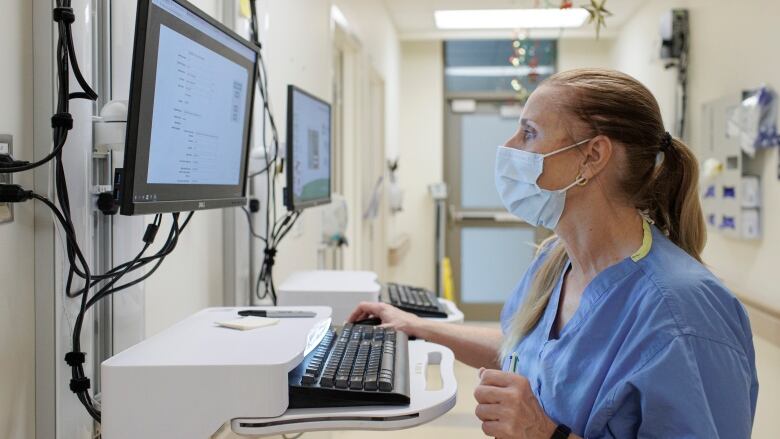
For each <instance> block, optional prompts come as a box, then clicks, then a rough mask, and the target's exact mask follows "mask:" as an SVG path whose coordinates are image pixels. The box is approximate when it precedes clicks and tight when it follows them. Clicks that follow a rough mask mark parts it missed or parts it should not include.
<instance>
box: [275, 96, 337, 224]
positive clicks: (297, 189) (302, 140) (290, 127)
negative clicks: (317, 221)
mask: <svg viewBox="0 0 780 439" xmlns="http://www.w3.org/2000/svg"><path fill="white" fill-rule="evenodd" d="M331 187H332V183H331V107H330V104H328V103H327V102H325V101H323V100H322V99H319V98H317V97H314V96H312V95H311V94H309V93H307V92H305V91H303V90H301V89H299V88H298V87H295V86H292V85H291V86H289V87H288V90H287V189H286V190H285V205H286V206H287V208H288V209H289V210H301V209H305V208H307V207H313V206H318V205H321V204H327V203H330V199H331Z"/></svg>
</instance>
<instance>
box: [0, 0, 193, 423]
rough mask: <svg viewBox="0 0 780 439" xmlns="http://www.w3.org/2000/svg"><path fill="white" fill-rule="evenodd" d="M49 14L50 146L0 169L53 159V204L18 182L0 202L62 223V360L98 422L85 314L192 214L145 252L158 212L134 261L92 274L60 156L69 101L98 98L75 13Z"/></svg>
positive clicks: (0, 191)
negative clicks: (72, 304)
mask: <svg viewBox="0 0 780 439" xmlns="http://www.w3.org/2000/svg"><path fill="white" fill-rule="evenodd" d="M52 18H53V20H54V21H55V22H56V23H57V28H58V42H57V53H56V66H57V72H56V73H57V87H58V95H57V109H56V113H55V114H54V116H53V117H52V119H51V125H52V130H53V133H52V134H53V136H52V138H53V147H52V150H51V152H50V153H49V154H48V155H47V156H46V157H44V158H42V159H40V160H37V161H35V162H33V163H29V162H25V161H16V160H13V158H11V157H10V156H2V157H0V172H2V173H16V172H23V171H28V170H31V169H35V168H38V167H40V166H43V165H45V164H47V163H49V162H51V161H52V160H53V161H54V191H55V195H56V204H55V203H54V202H53V201H51V200H49V199H48V198H46V197H45V196H42V195H39V194H36V193H35V192H33V191H27V190H24V189H23V188H22V187H20V186H18V185H0V202H9V203H18V202H24V201H27V200H30V199H35V200H38V201H40V202H41V203H43V204H44V205H45V206H47V207H48V208H49V209H50V210H51V211H52V213H53V215H54V217H55V219H56V220H57V223H59V225H60V226H61V227H62V230H63V232H64V234H65V237H66V255H67V259H68V265H69V268H68V275H67V281H66V285H65V294H66V295H67V297H70V298H78V297H80V298H81V302H80V307H79V312H78V314H77V316H76V319H75V322H74V325H73V334H72V350H71V351H70V352H68V353H67V354H66V355H65V362H66V363H67V364H68V366H70V368H71V381H70V389H71V391H72V392H73V393H75V394H76V396H77V397H78V399H79V401H80V402H81V403H82V405H83V406H84V407H85V408H86V410H87V412H88V413H89V414H90V416H91V417H92V418H93V419H94V420H95V421H97V422H100V420H101V416H100V409H99V407H98V406H97V404H96V403H95V402H94V401H93V399H92V397H91V395H90V392H89V389H90V386H91V383H90V380H89V378H88V377H87V376H86V374H85V373H84V363H85V362H86V353H84V351H83V350H82V347H81V331H82V327H83V325H84V319H85V316H86V313H87V311H89V309H90V308H92V307H93V306H94V305H95V304H96V303H98V302H99V301H100V300H101V299H103V298H105V297H108V296H110V295H111V294H114V293H116V292H119V291H122V290H124V289H127V288H129V287H131V286H133V285H136V284H138V283H140V282H143V281H144V280H146V279H147V278H149V277H150V276H151V275H152V274H154V272H155V271H156V270H157V269H158V268H159V267H160V265H161V264H162V262H163V260H164V259H165V257H166V256H168V255H169V254H170V253H171V252H173V250H174V249H175V248H176V244H177V243H178V239H179V237H180V236H181V233H182V232H183V231H184V228H185V227H186V226H187V224H188V223H189V221H190V219H191V218H192V212H190V213H189V214H188V215H187V217H186V218H185V219H184V221H183V222H181V223H180V222H179V217H180V214H179V213H174V214H172V220H173V222H172V224H171V230H170V232H169V233H168V237H167V239H166V242H165V243H164V244H163V245H162V247H161V248H160V250H159V251H157V252H156V253H155V254H153V255H151V256H144V255H145V254H146V252H147V251H148V250H149V248H150V247H151V245H152V243H153V242H154V239H155V237H156V235H157V231H158V230H159V227H160V223H161V222H162V215H156V216H155V218H154V220H153V222H152V223H151V224H149V225H148V226H147V229H146V233H145V234H144V236H143V242H144V246H143V248H142V250H141V251H140V252H139V253H138V255H137V256H136V257H135V258H134V259H133V260H131V261H130V262H126V263H123V264H120V265H118V266H116V267H114V268H112V269H111V270H109V271H108V272H106V273H105V274H102V275H95V274H92V272H91V270H90V267H89V264H88V263H87V260H86V258H85V257H84V253H83V251H82V250H81V247H80V245H79V242H78V237H77V234H76V232H75V228H74V225H73V221H72V218H71V209H70V198H69V196H68V184H67V179H66V174H65V167H64V164H63V160H62V158H63V150H64V147H65V144H66V143H67V139H68V132H69V131H70V130H71V129H73V117H72V116H71V114H70V101H71V100H72V99H87V100H90V101H95V100H97V97H98V96H97V93H95V91H94V90H92V88H91V87H90V86H89V84H88V83H87V81H86V80H85V79H84V76H83V75H82V73H81V70H80V68H79V65H78V61H77V58H76V53H75V50H74V45H73V34H72V30H71V25H72V24H73V23H74V22H75V19H76V16H75V14H74V13H73V8H72V7H71V1H70V0H57V2H56V7H55V8H54V10H53V13H52ZM71 68H72V69H73V75H74V77H75V78H76V81H77V82H78V84H79V86H80V87H81V89H82V91H80V92H75V93H71V92H70V80H69V78H70V69H71ZM58 205H59V206H58ZM151 263H154V265H153V266H152V268H151V269H150V270H149V271H148V272H147V273H145V274H144V275H143V276H141V277H139V278H137V279H135V280H133V281H129V282H126V283H124V284H120V285H117V283H118V282H119V281H120V280H121V279H122V278H123V277H124V276H126V275H127V274H129V273H131V272H133V271H136V270H138V269H141V268H143V267H144V266H146V265H148V264H151ZM76 277H78V278H80V279H82V280H83V285H84V286H83V287H81V288H78V289H76V290H75V291H74V290H73V283H74V279H75V278H76ZM98 285H100V288H99V289H98V291H97V292H95V294H93V295H92V296H90V294H89V292H90V291H91V290H92V289H93V288H96V287H98Z"/></svg>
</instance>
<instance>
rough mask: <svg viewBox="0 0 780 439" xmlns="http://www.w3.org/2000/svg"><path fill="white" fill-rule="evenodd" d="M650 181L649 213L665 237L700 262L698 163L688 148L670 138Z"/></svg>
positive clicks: (702, 226)
mask: <svg viewBox="0 0 780 439" xmlns="http://www.w3.org/2000/svg"><path fill="white" fill-rule="evenodd" d="M662 154H663V160H662V161H661V163H660V164H659V165H658V167H657V168H658V169H657V171H656V172H655V178H654V179H653V181H652V182H651V183H650V188H649V190H650V195H651V200H652V202H651V205H650V206H647V207H649V209H648V210H649V211H650V216H651V217H652V218H653V220H654V221H655V223H656V225H657V226H658V228H659V229H661V230H663V231H664V233H666V234H667V235H668V236H669V239H670V240H671V241H672V242H674V243H675V244H677V246H678V247H680V248H681V249H683V250H685V252H686V253H688V254H689V255H691V256H692V257H694V258H695V259H696V260H698V261H699V262H701V252H702V250H704V244H705V242H706V241H707V228H706V225H705V223H704V215H703V214H702V210H701V203H700V201H699V186H698V184H699V164H698V162H697V161H696V157H695V156H694V155H693V152H692V151H691V149H690V148H689V147H688V146H687V145H686V144H685V143H683V142H682V141H681V140H679V139H672V141H671V142H670V145H669V146H668V147H667V148H663V150H662Z"/></svg>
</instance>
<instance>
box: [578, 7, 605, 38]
mask: <svg viewBox="0 0 780 439" xmlns="http://www.w3.org/2000/svg"><path fill="white" fill-rule="evenodd" d="M606 3H607V0H590V4H589V5H583V6H582V8H584V9H585V10H586V11H588V14H590V18H588V24H591V23H596V39H598V38H599V34H600V32H601V28H602V27H604V28H606V27H607V24H606V23H605V19H606V18H607V17H611V16H612V12H609V11H608V10H607V9H606V8H605V7H604V5H605V4H606Z"/></svg>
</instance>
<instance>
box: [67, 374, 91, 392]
mask: <svg viewBox="0 0 780 439" xmlns="http://www.w3.org/2000/svg"><path fill="white" fill-rule="evenodd" d="M89 387H90V383H89V378H87V377H82V378H73V379H71V380H70V391H71V392H73V393H81V392H86V391H87V390H89Z"/></svg>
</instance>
